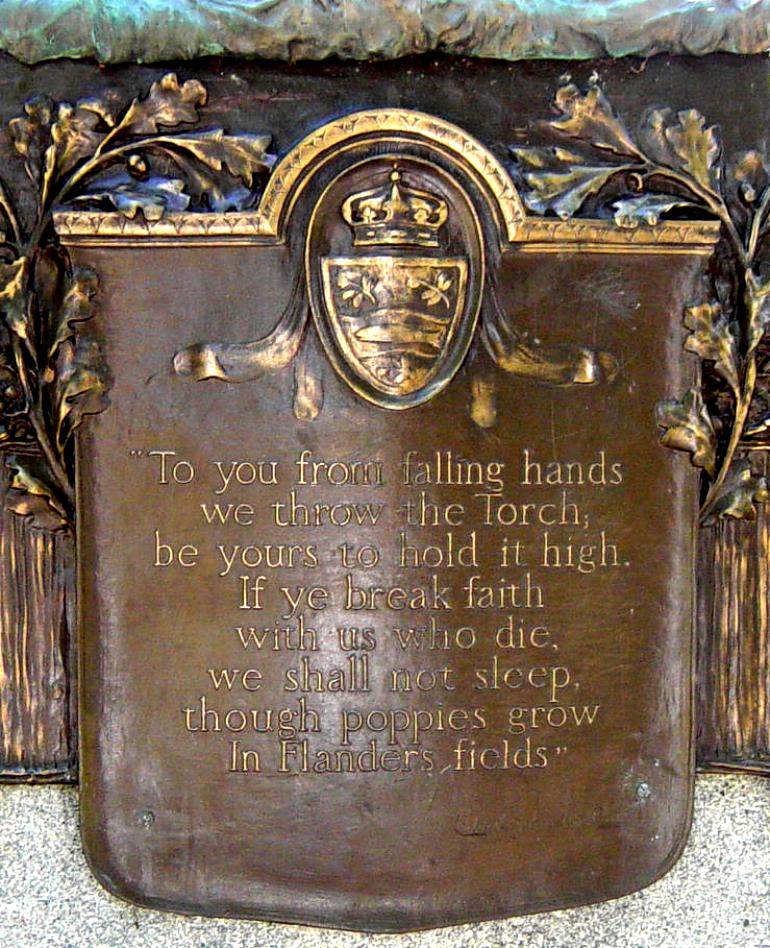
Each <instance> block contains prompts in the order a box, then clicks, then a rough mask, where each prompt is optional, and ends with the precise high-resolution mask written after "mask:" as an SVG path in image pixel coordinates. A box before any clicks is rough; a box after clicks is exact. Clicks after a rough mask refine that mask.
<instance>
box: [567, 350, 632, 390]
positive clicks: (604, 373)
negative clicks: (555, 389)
mask: <svg viewBox="0 0 770 948" xmlns="http://www.w3.org/2000/svg"><path fill="white" fill-rule="evenodd" d="M619 368H620V366H619V365H618V360H617V359H616V358H615V356H614V355H612V353H611V352H596V351H595V350H594V349H580V350H579V351H578V354H577V358H576V360H575V362H574V365H573V371H572V378H571V379H570V380H569V382H568V384H569V383H571V384H573V385H597V384H598V383H600V382H612V381H614V380H615V378H616V377H617V374H618V371H619Z"/></svg>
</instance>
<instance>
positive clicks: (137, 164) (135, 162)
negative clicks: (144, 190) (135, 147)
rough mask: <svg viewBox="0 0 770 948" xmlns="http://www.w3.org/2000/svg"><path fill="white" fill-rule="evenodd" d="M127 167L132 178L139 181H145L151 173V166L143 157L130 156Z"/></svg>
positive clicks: (137, 155)
mask: <svg viewBox="0 0 770 948" xmlns="http://www.w3.org/2000/svg"><path fill="white" fill-rule="evenodd" d="M126 167H127V168H128V173H129V174H130V175H131V177H132V178H136V179H137V180H138V181H143V180H144V179H145V178H146V177H147V176H148V175H149V173H150V166H149V164H148V163H147V159H146V158H145V157H144V156H143V155H139V154H134V155H129V157H128V161H127V162H126Z"/></svg>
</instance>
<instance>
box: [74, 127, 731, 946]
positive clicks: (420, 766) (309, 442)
mask: <svg viewBox="0 0 770 948" xmlns="http://www.w3.org/2000/svg"><path fill="white" fill-rule="evenodd" d="M57 228H58V231H59V234H60V236H61V238H62V240H63V242H64V243H65V244H66V246H67V247H68V250H69V252H70V253H71V255H72V256H73V258H74V260H75V262H76V263H78V264H88V265H92V266H94V267H95V268H96V269H97V270H98V272H99V274H100V278H101V297H100V306H99V315H98V317H97V323H96V333H97V335H98V336H99V339H100V342H101V344H102V347H103V349H104V352H105V355H106V358H107V361H108V363H109V366H110V371H111V374H112V377H113V387H112V391H111V394H110V400H111V404H110V407H109V408H108V410H107V411H106V412H104V413H103V414H101V415H100V416H98V417H96V418H94V419H93V420H92V422H91V423H90V424H89V426H88V428H87V429H86V430H85V431H84V433H83V434H82V435H81V436H80V443H79V484H78V488H79V490H78V497H79V512H78V516H79V521H78V522H79V531H80V547H79V549H80V594H81V603H80V608H81V622H82V642H81V663H82V665H81V671H82V674H81V678H80V681H81V688H82V696H81V697H82V700H81V715H82V734H83V736H82V800H83V835H84V841H85V846H86V849H87V852H88V856H89V859H90V862H91V865H92V866H93V868H94V871H95V872H96V874H97V875H98V877H99V878H100V879H101V880H102V882H103V883H104V884H105V885H106V886H107V887H108V888H109V889H110V890H111V891H113V892H115V893H116V894H118V895H120V896H122V897H124V898H128V899H131V900H133V901H135V902H138V903H140V904H143V905H148V906H152V907H155V908H164V909H172V910H176V911H181V912H189V913H202V914H209V915H235V916H246V917H256V918H266V919H277V920H282V921H295V922H305V923H313V924H321V925H334V926H340V927H347V928H355V929H366V930H375V931H398V930H405V929H413V928H421V927H429V926H436V925H442V924H451V923H458V922H465V921H470V920H474V919H484V918H491V917H497V916H503V915H507V914H514V913H525V912H534V911H542V910H545V909H551V908H558V907H563V906H570V905H578V904H581V903H587V902H593V901H597V900H600V899H606V898H611V897H614V896H619V895H622V894H624V893H628V892H631V891H633V890H635V889H638V888H640V887H642V886H644V885H646V884H648V883H649V882H651V881H653V880H654V879H656V878H657V877H658V876H660V875H661V874H662V873H663V872H665V871H666V870H667V869H668V867H669V866H671V864H672V863H673V862H674V860H675V859H676V858H677V856H678V855H679V853H680V851H681V849H682V846H683V844H684V841H685V839H686V836H687V831H688V826H689V820H690V807H691V788H692V778H693V753H692V713H691V687H692V628H691V626H692V585H693V584H692V574H693V553H692V549H693V528H694V510H695V503H696V496H695V494H696V478H695V477H694V475H693V473H692V470H691V468H690V467H689V465H688V463H687V461H686V459H685V458H684V457H682V456H681V455H677V454H674V453H672V452H669V451H666V450H665V449H664V448H663V447H661V445H660V443H659V435H660V429H659V428H658V427H657V425H656V405H657V404H658V403H659V402H660V401H661V400H663V399H666V398H668V397H670V396H671V395H672V394H674V393H678V392H679V391H680V390H681V389H682V388H686V387H687V386H688V384H689V383H690V376H691V373H692V367H691V365H690V364H689V362H688V358H687V356H686V355H685V354H684V353H683V351H682V341H683V336H684V330H683V328H682V327H681V325H680V321H681V313H682V309H683V307H684V306H685V305H686V304H687V303H689V302H690V301H691V298H692V296H693V294H694V292H695V288H696V286H697V282H698V280H699V279H700V274H701V270H702V267H703V261H704V259H705V257H706V256H707V255H708V254H709V253H710V251H711V247H712V244H713V242H714V240H715V236H716V229H715V225H711V224H698V223H691V224H682V223H665V224H658V225H656V226H654V227H649V226H644V227H641V228H638V229H635V230H623V229H619V228H617V227H615V226H614V225H613V224H612V223H609V222H604V221H590V220H588V221H586V220H581V221H567V222H563V221H560V220H557V219H535V218H530V217H527V215H526V214H525V213H524V210H523V207H522V204H521V202H520V200H519V197H518V194H517V193H516V189H515V187H514V185H513V183H512V181H511V179H510V177H509V176H508V174H507V172H506V171H505V170H504V168H503V167H502V166H501V165H500V163H499V162H498V161H497V160H496V159H495V158H494V156H493V155H492V154H491V153H490V152H488V151H487V150H486V149H485V148H484V146H483V145H482V144H480V143H479V142H477V141H476V140H474V139H472V138H470V137H469V136H467V135H465V134H464V132H463V131H462V130H461V129H459V128H457V127H455V126H453V125H449V124H448V123H446V122H443V121H442V120H441V119H438V118H433V117H430V116H426V115H423V114H421V113H415V112H409V111H407V110H386V109H383V110H373V111H371V112H368V113H359V114H358V115H356V116H352V117H350V116H348V117H344V118H342V119H337V120H335V121H333V122H330V123H328V124H327V125H326V126H324V127H323V128H321V129H320V130H318V131H316V132H313V133H311V134H310V135H309V136H308V138H307V139H305V140H304V141H302V142H300V143H299V144H298V145H297V146H296V147H295V148H294V149H293V150H291V151H290V152H289V153H288V154H287V155H285V156H284V157H283V158H281V160H280V161H279V163H278V165H277V167H276V168H275V169H274V171H273V173H272V175H271V177H270V179H269V181H268V184H267V188H266V191H265V193H264V194H263V196H262V199H261V202H260V204H259V205H258V207H257V208H256V209H255V210H252V211H248V212H241V213H238V214H228V213H222V214H216V213H209V214H187V215H185V214H178V215H172V216H171V217H170V218H169V217H167V218H164V219H162V220H159V221H156V222H145V221H143V220H142V219H141V217H140V218H139V219H137V220H135V221H133V222H131V221H126V220H124V219H122V218H119V217H118V216H117V215H115V214H112V213H106V212H81V211H75V212H73V211H69V212H66V213H61V214H59V215H58V216H57Z"/></svg>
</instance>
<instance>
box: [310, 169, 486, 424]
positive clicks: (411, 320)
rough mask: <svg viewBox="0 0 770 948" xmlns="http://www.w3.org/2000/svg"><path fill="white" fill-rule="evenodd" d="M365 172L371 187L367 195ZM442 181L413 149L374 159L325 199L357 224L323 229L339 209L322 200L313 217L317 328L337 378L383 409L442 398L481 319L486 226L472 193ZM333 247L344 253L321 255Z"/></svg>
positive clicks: (312, 293)
mask: <svg viewBox="0 0 770 948" xmlns="http://www.w3.org/2000/svg"><path fill="white" fill-rule="evenodd" d="M361 178H363V180H364V181H366V182H368V183H369V184H370V185H371V186H369V187H365V188H364V189H363V190H361V191H357V190H356V182H357V181H359V180H360V179H361ZM444 179H445V175H444V173H443V172H442V171H441V170H440V169H438V168H436V167H433V166H429V165H428V163H427V162H423V161H421V160H418V159H416V158H413V157H408V158H398V160H396V159H395V158H394V159H390V160H388V159H374V160H373V161H370V162H364V163H363V164H362V165H359V166H357V167H354V168H352V169H348V170H347V171H346V172H343V173H342V174H341V175H340V176H339V177H338V179H337V180H336V181H335V182H333V184H332V185H331V186H330V188H328V189H327V191H326V193H325V194H324V195H323V196H322V197H321V199H320V200H319V206H321V205H323V207H325V208H328V203H329V202H330V201H331V200H335V201H336V202H337V203H338V208H337V213H336V214H335V215H333V218H332V219H333V220H335V221H336V222H338V223H342V222H343V221H344V223H345V224H347V225H348V226H347V228H345V229H344V230H343V228H341V227H337V228H336V231H335V232H333V233H332V234H325V235H320V234H319V233H318V229H319V226H323V225H324V224H326V226H328V221H329V219H330V216H331V215H329V214H328V213H324V214H319V213H318V207H317V208H316V214H315V215H314V218H313V221H312V222H311V226H310V230H309V234H308V243H307V265H308V286H309V287H310V300H311V305H312V310H313V316H314V318H315V321H316V325H317V328H318V332H319V335H320V337H321V339H322V341H323V343H324V346H325V348H326V350H327V353H328V355H329V358H330V360H331V362H332V364H333V365H334V367H335V369H336V370H337V372H338V374H339V375H340V376H341V377H342V378H343V379H344V380H345V381H346V382H347V384H348V385H349V386H350V387H351V388H353V390H354V391H356V392H357V393H358V394H359V395H361V396H363V397H364V398H366V399H367V400H369V401H370V402H373V403H375V404H377V405H380V406H381V407H384V408H394V409H401V408H410V407H412V406H414V405H418V404H420V403H422V402H424V401H427V400H428V399H429V398H431V397H433V396H434V395H435V394H437V392H439V391H440V390H441V389H442V388H443V387H444V386H445V385H446V384H448V382H449V381H450V380H451V378H452V376H453V375H454V374H455V373H456V371H457V370H458V368H459V367H460V365H461V364H462V361H463V359H464V357H465V355H466V353H467V351H468V346H469V344H470V341H471V338H472V335H473V332H474V329H475V327H476V322H477V319H478V311H479V307H480V301H481V284H482V281H483V253H482V249H481V248H482V243H481V241H482V238H481V232H480V228H479V226H478V222H477V219H476V216H475V213H474V210H473V207H472V204H471V202H470V200H469V199H468V198H467V196H466V195H465V194H464V192H462V190H461V189H460V188H458V187H457V186H456V185H455V184H454V183H452V182H450V181H449V180H448V179H447V180H444ZM348 180H349V186H350V191H348V189H347V188H346V186H345V185H346V182H347V181H348ZM346 192H347V193H346ZM324 244H326V246H328V247H329V249H337V248H339V249H340V250H341V251H342V252H340V253H331V254H322V253H319V247H320V246H323V245H324ZM359 248H361V249H359Z"/></svg>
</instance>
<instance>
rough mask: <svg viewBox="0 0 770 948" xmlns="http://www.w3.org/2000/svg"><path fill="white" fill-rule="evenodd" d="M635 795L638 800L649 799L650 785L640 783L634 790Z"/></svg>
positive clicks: (650, 793)
mask: <svg viewBox="0 0 770 948" xmlns="http://www.w3.org/2000/svg"><path fill="white" fill-rule="evenodd" d="M636 795H637V796H638V797H639V799H640V800H646V799H647V798H648V797H651V796H652V790H651V789H650V785H649V784H648V783H645V782H644V781H642V782H641V783H640V784H639V786H638V787H637V788H636Z"/></svg>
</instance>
